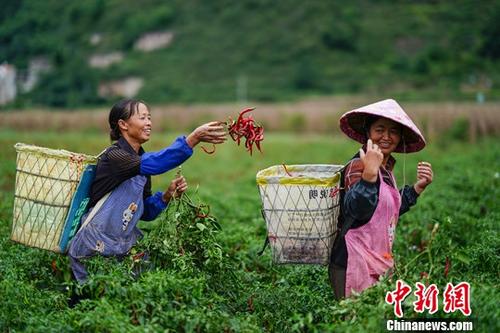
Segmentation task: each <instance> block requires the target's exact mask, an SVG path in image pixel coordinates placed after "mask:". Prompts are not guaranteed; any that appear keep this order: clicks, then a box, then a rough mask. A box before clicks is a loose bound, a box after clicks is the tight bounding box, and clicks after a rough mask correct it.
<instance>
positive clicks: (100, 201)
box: [80, 192, 111, 229]
mask: <svg viewBox="0 0 500 333" xmlns="http://www.w3.org/2000/svg"><path fill="white" fill-rule="evenodd" d="M110 194H111V192H108V193H106V195H105V196H103V197H102V198H101V200H99V201H98V202H97V203H96V205H95V206H94V208H92V211H91V212H90V214H89V215H88V216H87V218H86V219H85V222H83V224H82V226H81V228H80V229H83V228H84V227H85V226H87V224H89V222H90V221H91V220H92V219H93V218H94V216H95V214H97V212H98V211H99V209H101V207H102V205H103V204H104V202H105V201H106V199H108V197H109V195H110Z"/></svg>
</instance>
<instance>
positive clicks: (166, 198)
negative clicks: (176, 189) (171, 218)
mask: <svg viewBox="0 0 500 333" xmlns="http://www.w3.org/2000/svg"><path fill="white" fill-rule="evenodd" d="M172 197H173V193H170V191H165V192H163V195H162V196H161V199H162V200H163V202H164V203H166V204H168V203H169V202H170V199H172Z"/></svg>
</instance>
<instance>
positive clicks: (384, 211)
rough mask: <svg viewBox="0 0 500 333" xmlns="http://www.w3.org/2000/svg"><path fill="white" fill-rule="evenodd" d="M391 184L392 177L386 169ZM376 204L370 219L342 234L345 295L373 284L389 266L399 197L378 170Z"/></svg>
mask: <svg viewBox="0 0 500 333" xmlns="http://www.w3.org/2000/svg"><path fill="white" fill-rule="evenodd" d="M390 175H391V177H392V180H393V183H394V186H396V180H395V179H394V176H393V175H392V173H391V172H390ZM379 179H380V188H379V197H378V204H377V208H376V209H375V212H374V213H373V216H372V218H371V219H370V221H368V223H366V224H365V225H363V226H361V227H359V228H356V229H350V230H349V231H348V232H347V234H346V235H345V241H346V246H347V270H346V284H345V296H346V297H349V296H350V295H351V291H352V290H354V291H356V292H361V291H363V290H364V289H366V288H368V287H370V286H372V285H373V284H375V283H376V282H377V281H378V279H379V277H380V276H381V275H384V274H385V273H386V272H387V271H388V270H389V269H390V268H392V267H393V265H394V261H393V259H392V243H393V241H394V231H395V229H396V224H397V223H398V218H399V208H400V206H401V196H400V194H399V192H398V190H397V189H396V188H394V187H392V186H390V185H387V184H386V183H385V182H384V180H383V179H382V174H381V173H380V171H379Z"/></svg>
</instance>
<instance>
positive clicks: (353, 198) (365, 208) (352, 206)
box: [343, 179, 379, 228]
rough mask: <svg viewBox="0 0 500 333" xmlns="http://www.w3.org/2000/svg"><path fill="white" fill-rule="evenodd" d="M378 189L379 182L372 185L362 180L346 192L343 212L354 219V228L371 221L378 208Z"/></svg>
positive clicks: (352, 225)
mask: <svg viewBox="0 0 500 333" xmlns="http://www.w3.org/2000/svg"><path fill="white" fill-rule="evenodd" d="M378 188H379V186H378V182H376V183H370V182H367V181H365V180H363V179H361V180H359V181H358V182H357V183H356V184H354V185H352V186H351V188H350V189H349V191H347V192H346V194H345V196H344V207H343V208H344V210H343V211H344V214H345V215H347V216H348V217H349V218H351V219H353V223H352V224H351V227H352V228H357V227H360V226H362V225H364V224H366V223H367V222H368V221H370V219H371V217H372V216H373V213H374V212H375V209H376V208H377V203H378Z"/></svg>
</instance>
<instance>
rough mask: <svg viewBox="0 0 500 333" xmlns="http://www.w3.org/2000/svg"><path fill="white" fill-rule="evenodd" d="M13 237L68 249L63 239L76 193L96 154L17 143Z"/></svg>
mask: <svg viewBox="0 0 500 333" xmlns="http://www.w3.org/2000/svg"><path fill="white" fill-rule="evenodd" d="M14 148H15V149H16V151H17V162H16V185H15V198H14V212H13V222H12V234H11V239H12V240H14V241H16V242H19V243H22V244H25V245H28V246H33V247H38V248H41V249H46V250H50V251H54V252H64V249H62V248H61V245H60V243H61V239H62V236H63V233H64V231H65V222H66V218H67V215H68V211H69V209H70V206H71V203H72V199H73V196H74V194H75V191H76V190H77V187H78V185H79V183H80V179H81V176H82V174H83V173H84V171H85V169H86V166H87V165H89V164H95V163H96V157H95V156H90V155H85V154H77V153H72V152H69V151H66V150H54V149H49V148H43V147H37V146H33V145H27V144H23V143H17V144H16V145H15V146H14Z"/></svg>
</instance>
